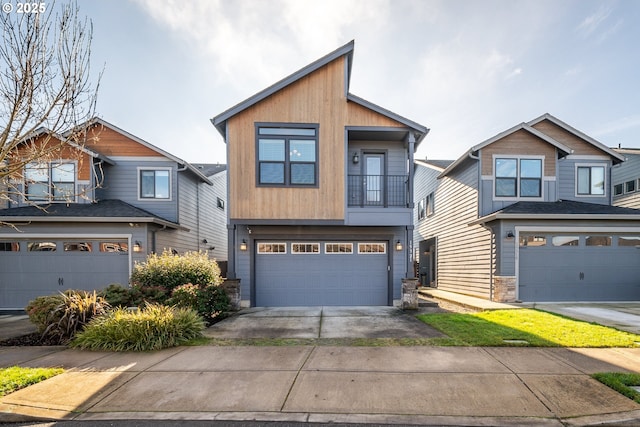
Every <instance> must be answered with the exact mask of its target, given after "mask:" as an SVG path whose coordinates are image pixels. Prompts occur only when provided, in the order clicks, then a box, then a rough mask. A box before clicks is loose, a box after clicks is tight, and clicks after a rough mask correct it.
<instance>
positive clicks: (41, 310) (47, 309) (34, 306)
mask: <svg viewBox="0 0 640 427" xmlns="http://www.w3.org/2000/svg"><path fill="white" fill-rule="evenodd" d="M62 301H63V295H62V294H57V295H48V296H43V297H38V298H36V299H33V300H31V301H29V304H28V305H27V306H26V307H25V311H26V312H27V314H28V315H29V320H30V321H31V323H33V324H34V325H35V326H36V328H37V329H38V332H39V333H41V334H42V333H44V331H45V330H46V329H47V328H48V327H49V324H50V318H51V313H52V312H53V311H54V310H55V309H56V308H58V306H59V305H60V304H62Z"/></svg>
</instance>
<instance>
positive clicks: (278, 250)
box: [258, 243, 287, 254]
mask: <svg viewBox="0 0 640 427" xmlns="http://www.w3.org/2000/svg"><path fill="white" fill-rule="evenodd" d="M258 253H259V254H286V253H287V244H286V243H258Z"/></svg>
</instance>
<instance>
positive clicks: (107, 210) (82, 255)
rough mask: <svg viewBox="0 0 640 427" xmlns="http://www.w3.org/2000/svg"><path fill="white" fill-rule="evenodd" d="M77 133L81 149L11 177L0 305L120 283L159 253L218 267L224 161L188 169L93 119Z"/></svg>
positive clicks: (1, 229) (0, 232) (0, 246)
mask: <svg viewBox="0 0 640 427" xmlns="http://www.w3.org/2000/svg"><path fill="white" fill-rule="evenodd" d="M86 128H87V142H86V144H84V146H83V147H76V146H73V144H69V147H72V148H71V149H70V150H67V151H66V152H65V151H63V152H62V153H61V154H60V157H61V158H59V159H56V160H55V161H52V162H50V163H47V164H46V165H42V164H38V165H35V164H34V165H33V166H32V165H28V166H27V167H26V168H25V171H23V173H21V174H19V175H16V176H14V177H13V179H12V186H13V187H14V188H16V189H17V190H18V192H19V193H20V195H15V194H14V195H13V196H12V201H11V202H10V203H9V206H8V207H6V208H5V209H1V210H0V222H3V223H5V224H9V225H1V226H0V309H22V308H24V306H25V305H26V304H27V302H28V301H29V300H31V299H33V298H34V297H37V296H40V295H46V294H53V293H56V292H58V291H63V290H65V289H86V290H92V289H100V288H104V287H105V286H107V285H109V284H110V283H120V284H127V283H128V281H129V277H130V275H131V271H132V268H133V266H134V264H135V263H136V262H141V261H144V260H145V259H146V257H147V255H148V254H150V253H153V252H162V251H163V250H164V249H170V250H173V251H175V252H178V253H180V252H183V251H189V250H207V251H209V254H210V255H211V257H213V258H216V259H218V260H221V261H226V254H227V252H226V249H227V243H226V225H225V223H226V168H225V166H224V165H222V166H220V165H191V164H189V163H187V162H185V161H183V160H181V159H179V158H177V157H175V156H173V155H172V154H170V153H167V152H165V151H163V150H161V149H159V148H157V147H155V146H153V145H151V144H149V143H148V142H146V141H144V140H142V139H140V138H138V137H136V136H133V135H131V134H129V133H127V132H126V131H124V130H122V129H119V128H117V127H116V126H114V125H112V124H110V123H108V122H106V121H104V120H101V119H95V120H92V121H91V122H89V123H87V124H86ZM46 134H47V131H46V130H41V131H40V133H39V134H37V135H34V137H33V139H34V141H35V143H37V142H38V138H40V137H44V136H45V135H46ZM56 138H58V139H60V138H64V136H59V135H58V136H56ZM77 151H79V152H77ZM65 156H66V157H68V158H65ZM31 169H34V170H35V171H36V172H37V173H35V172H34V170H31ZM36 169H37V170H36ZM65 188H66V189H68V191H67V192H66V193H65V192H62V191H61V189H65Z"/></svg>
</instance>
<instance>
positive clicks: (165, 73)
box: [78, 0, 640, 163]
mask: <svg viewBox="0 0 640 427" xmlns="http://www.w3.org/2000/svg"><path fill="white" fill-rule="evenodd" d="M78 4H79V6H80V13H81V14H82V15H86V16H87V17H89V18H90V19H91V20H92V21H93V27H94V38H93V43H92V63H93V67H94V71H95V72H97V70H98V69H100V68H102V67H103V66H104V75H103V78H102V81H101V85H100V92H99V99H98V114H99V116H100V117H102V118H103V119H105V120H107V121H108V122H111V123H113V124H114V125H116V126H119V127H121V128H123V129H124V130H126V131H128V132H130V133H133V134H134V135H136V136H138V137H140V138H142V139H144V140H146V141H148V142H150V143H152V144H154V145H156V146H158V147H160V148H162V149H165V150H167V151H169V152H171V153H172V154H175V155H176V156H178V157H181V158H183V159H184V160H187V161H189V162H210V163H215V162H220V163H224V162H225V145H224V143H223V142H222V138H221V136H220V135H219V134H218V132H217V131H216V130H215V128H214V127H213V126H212V125H211V123H210V122H209V119H210V118H211V117H213V116H215V115H217V114H219V113H221V112H223V111H224V110H226V109H228V108H229V107H231V106H233V105H235V104H237V103H238V102H241V101H243V100H244V99H246V98H248V97H249V96H251V95H253V94H254V93H256V92H258V91H260V90H262V89H264V88H265V87H267V86H270V85H271V84H273V83H275V82H276V81H278V80H280V79H282V78H283V77H285V76H287V75H289V74H291V73H293V72H294V71H297V70H298V69H300V68H302V67H304V66H305V65H307V64H308V63H310V62H312V61H314V60H316V59H318V58H320V57H322V56H324V55H325V54H327V53H329V52H331V51H333V50H334V49H336V48H338V47H340V46H342V45H344V44H345V43H347V42H349V41H350V40H355V52H354V65H353V70H352V76H351V92H352V93H353V94H355V95H358V96H360V97H362V98H364V99H366V100H368V101H371V102H373V103H375V104H378V105H380V106H382V107H384V108H387V109H389V110H391V111H393V112H395V113H397V114H400V115H403V116H405V117H407V118H409V119H411V120H414V121H416V122H418V123H420V124H423V125H425V126H427V127H429V128H430V129H431V132H430V133H429V135H428V136H427V137H426V139H425V140H424V142H423V144H422V146H421V147H420V150H419V152H418V153H417V156H418V157H421V158H423V157H425V156H427V157H429V158H431V159H455V158H457V157H459V156H460V155H461V154H462V153H463V152H464V151H465V150H466V149H468V148H469V147H471V146H472V145H475V144H477V143H480V142H482V141H484V140H485V139H487V138H490V137H492V136H494V135H495V134H497V133H499V132H501V131H503V130H506V129H508V128H510V127H512V126H515V125H516V124H519V123H521V122H525V121H529V120H532V119H534V118H536V117H538V116H540V115H542V114H544V113H550V114H553V115H554V116H556V117H558V118H559V119H561V120H563V121H565V122H567V123H569V124H570V125H572V126H574V127H576V128H577V129H579V130H581V131H583V132H585V133H587V134H588V135H590V136H592V137H594V138H596V139H597V140H599V141H601V142H602V143H604V144H606V145H608V146H617V145H618V144H621V145H622V146H623V147H640V46H639V43H640V25H638V22H640V2H638V1H635V0H618V1H615V0H613V1H604V0H598V1H591V0H575V1H569V0H564V1H562V0H531V1H529V0H499V1H497V0H496V1H488V0H483V1H479V0H478V1H471V0H465V1H462V0H443V1H433V0H318V1H315V0H189V1H178V0H130V1H129V0H99V1H96V0H78Z"/></svg>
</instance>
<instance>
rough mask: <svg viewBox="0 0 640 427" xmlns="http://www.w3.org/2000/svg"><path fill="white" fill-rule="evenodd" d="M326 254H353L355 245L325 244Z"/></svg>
mask: <svg viewBox="0 0 640 427" xmlns="http://www.w3.org/2000/svg"><path fill="white" fill-rule="evenodd" d="M324 252H325V253H327V254H352V253H353V243H325V244H324Z"/></svg>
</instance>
